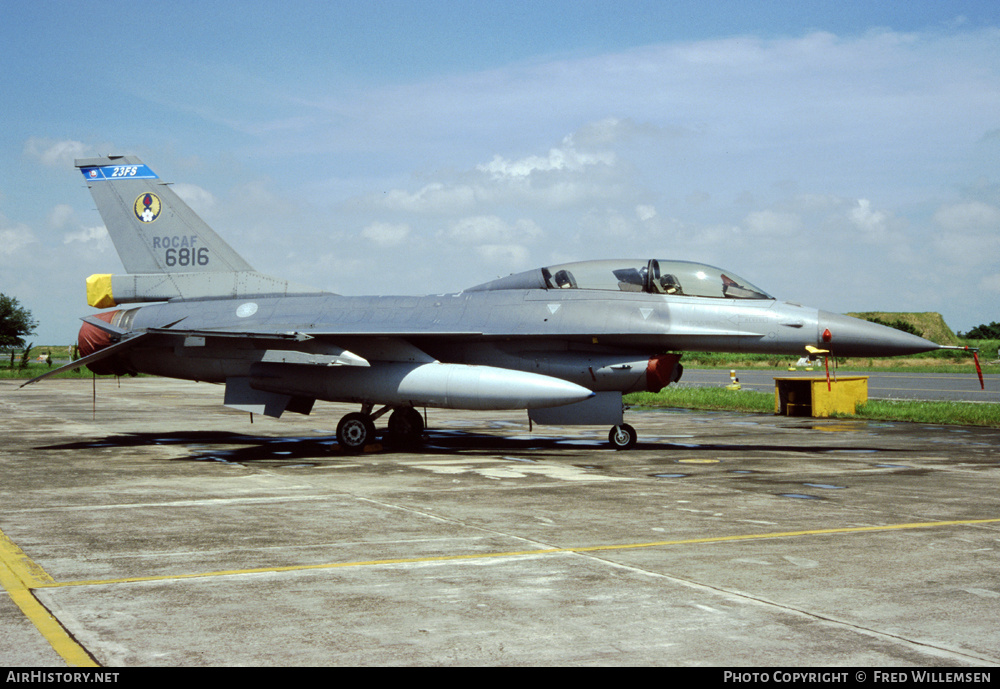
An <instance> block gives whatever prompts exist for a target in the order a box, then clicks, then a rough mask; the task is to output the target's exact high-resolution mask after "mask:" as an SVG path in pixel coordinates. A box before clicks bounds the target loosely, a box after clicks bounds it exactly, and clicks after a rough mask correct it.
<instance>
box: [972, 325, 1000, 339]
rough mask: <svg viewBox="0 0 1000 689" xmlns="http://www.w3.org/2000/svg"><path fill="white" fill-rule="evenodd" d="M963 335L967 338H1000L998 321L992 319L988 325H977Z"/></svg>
mask: <svg viewBox="0 0 1000 689" xmlns="http://www.w3.org/2000/svg"><path fill="white" fill-rule="evenodd" d="M963 337H965V338H967V339H969V340H1000V323H997V322H996V321H993V322H992V323H990V324H989V325H986V324H985V323H984V324H981V325H977V326H976V327H975V328H973V329H972V330H970V331H969V332H967V333H965V335H964V336H963Z"/></svg>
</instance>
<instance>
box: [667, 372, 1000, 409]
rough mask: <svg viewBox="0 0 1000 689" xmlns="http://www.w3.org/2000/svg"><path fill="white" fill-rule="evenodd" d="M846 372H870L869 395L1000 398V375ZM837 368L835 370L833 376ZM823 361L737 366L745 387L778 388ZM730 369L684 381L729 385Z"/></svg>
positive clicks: (693, 374)
mask: <svg viewBox="0 0 1000 689" xmlns="http://www.w3.org/2000/svg"><path fill="white" fill-rule="evenodd" d="M836 373H837V374H838V375H842V376H868V397H869V399H901V400H950V401H964V402H1000V375H996V374H993V375H986V376H983V379H984V383H985V385H986V389H985V390H983V389H981V388H980V387H979V379H978V377H977V376H976V374H974V373H872V372H867V371H866V372H850V371H845V370H840V371H837V372H836ZM832 375H834V372H833V371H831V376H832ZM825 376H826V373H825V372H824V370H823V366H822V364H821V365H820V366H818V367H817V368H816V369H815V370H813V371H804V370H801V369H800V370H797V371H788V370H787V369H778V368H775V369H767V370H763V369H743V370H739V369H737V370H736V377H737V378H738V379H739V381H740V385H742V386H743V389H744V390H755V391H758V392H770V393H773V392H774V379H775V378H786V377H805V378H809V377H825ZM729 382H730V375H729V371H728V370H720V369H684V376H683V378H681V385H690V386H694V387H715V386H719V387H722V386H726V385H729Z"/></svg>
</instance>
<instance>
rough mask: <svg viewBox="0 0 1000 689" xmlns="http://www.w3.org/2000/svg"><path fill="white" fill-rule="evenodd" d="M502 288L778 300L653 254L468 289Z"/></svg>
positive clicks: (724, 273) (725, 274)
mask: <svg viewBox="0 0 1000 689" xmlns="http://www.w3.org/2000/svg"><path fill="white" fill-rule="evenodd" d="M501 289H595V290H606V291H613V292H646V293H648V294H670V295H676V296H687V297H715V298H718V299H774V297H772V296H771V295H769V294H768V293H767V292H765V291H764V290H762V289H760V288H758V287H755V286H754V285H752V284H751V283H749V282H747V281H746V280H744V279H743V278H741V277H740V276H738V275H736V274H734V273H731V272H729V271H728V270H722V269H720V268H715V267H713V266H709V265H705V264H703V263H692V262H690V261H664V260H659V259H655V258H653V259H649V260H648V261H647V260H630V259H614V260H604V261H581V262H579V263H563V264H560V265H555V266H548V267H545V268H537V269H535V270H529V271H526V272H524V273H515V274H514V275H508V276H507V277H505V278H500V279H499V280H493V281H492V282H487V283H485V284H482V285H477V286H476V287H473V288H471V289H469V290H466V291H468V292H478V291H483V290H501Z"/></svg>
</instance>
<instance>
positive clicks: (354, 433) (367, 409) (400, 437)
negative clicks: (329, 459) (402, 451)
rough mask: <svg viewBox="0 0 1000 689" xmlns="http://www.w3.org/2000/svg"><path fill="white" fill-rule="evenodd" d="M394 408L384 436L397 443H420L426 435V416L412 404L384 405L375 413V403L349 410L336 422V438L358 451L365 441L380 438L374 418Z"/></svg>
mask: <svg viewBox="0 0 1000 689" xmlns="http://www.w3.org/2000/svg"><path fill="white" fill-rule="evenodd" d="M390 410H392V414H390V415H389V427H388V430H387V432H386V434H385V439H386V440H387V441H388V442H389V443H390V444H391V445H393V446H395V447H403V448H410V447H415V446H416V445H419V444H420V440H421V438H423V435H424V419H423V417H421V416H420V412H418V411H417V410H416V409H414V408H413V407H382V408H381V409H379V410H378V411H377V412H375V413H372V405H370V404H366V405H364V406H363V407H362V408H361V411H359V412H351V413H350V414H346V415H345V416H344V417H343V418H342V419H341V420H340V423H338V424H337V442H338V443H340V448H341V449H342V450H343V451H344V452H347V453H349V454H359V453H361V452H363V451H364V449H365V446H366V445H371V444H372V443H375V442H376V441H377V440H378V435H377V431H376V430H375V420H376V419H377V418H379V417H380V416H382V415H383V414H385V413H386V412H387V411H390Z"/></svg>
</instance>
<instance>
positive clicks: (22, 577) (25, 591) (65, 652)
mask: <svg viewBox="0 0 1000 689" xmlns="http://www.w3.org/2000/svg"><path fill="white" fill-rule="evenodd" d="M54 583H55V582H54V581H53V579H52V577H50V576H49V575H48V574H46V572H45V570H43V569H42V568H41V567H39V566H38V565H37V564H35V563H34V562H33V561H32V560H31V558H29V557H28V556H27V555H26V554H25V553H24V551H22V550H21V549H20V548H18V547H17V545H16V544H15V543H14V542H13V541H12V540H10V539H9V538H7V535H6V534H5V533H4V532H3V531H0V586H3V588H4V589H5V590H6V591H7V594H8V595H9V596H10V599H11V600H12V601H14V604H15V605H17V607H19V608H20V609H21V612H23V613H24V615H25V617H27V618H28V619H29V620H31V622H32V624H34V625H35V628H36V629H38V631H39V632H41V634H42V636H43V637H45V640H46V641H48V642H49V644H51V645H52V648H53V650H55V652H56V653H58V654H59V655H60V656H62V659H63V660H65V661H66V664H67V665H70V666H72V667H99V666H98V664H97V663H96V662H95V661H94V659H93V658H91V657H90V654H89V653H87V651H86V650H84V648H83V647H82V646H80V644H78V643H77V642H76V641H75V640H74V639H73V637H71V636H70V635H69V634H68V633H67V632H66V630H65V629H64V628H63V626H62V625H61V624H59V621H58V620H56V618H54V617H53V616H52V615H51V614H50V613H49V611H48V610H46V609H45V606H44V605H42V604H41V603H39V602H38V599H37V598H35V596H34V594H32V592H31V590H32V589H33V588H39V587H42V586H51V585H52V584H54Z"/></svg>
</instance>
